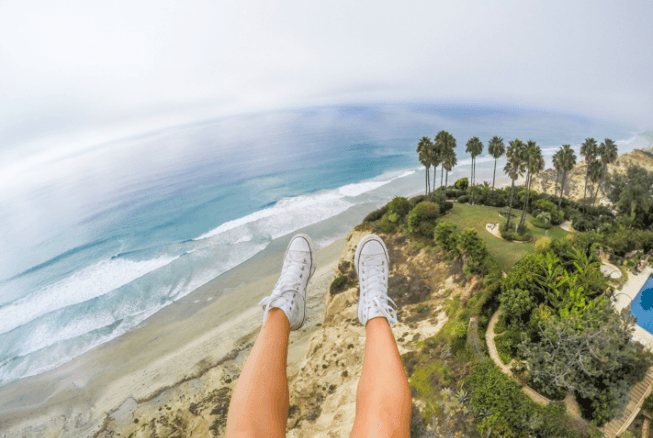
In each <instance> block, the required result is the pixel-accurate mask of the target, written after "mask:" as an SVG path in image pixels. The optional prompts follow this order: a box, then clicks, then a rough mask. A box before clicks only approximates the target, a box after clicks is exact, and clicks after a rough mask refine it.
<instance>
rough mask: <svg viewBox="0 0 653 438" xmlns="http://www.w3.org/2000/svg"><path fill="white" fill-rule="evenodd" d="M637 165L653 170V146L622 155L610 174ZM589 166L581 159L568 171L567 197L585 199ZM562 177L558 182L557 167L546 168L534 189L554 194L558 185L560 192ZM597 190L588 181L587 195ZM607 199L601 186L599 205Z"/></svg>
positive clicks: (622, 171) (565, 192) (611, 167)
mask: <svg viewBox="0 0 653 438" xmlns="http://www.w3.org/2000/svg"><path fill="white" fill-rule="evenodd" d="M631 165H636V166H640V167H643V168H644V169H646V170H648V171H649V172H653V148H652V149H644V150H642V149H635V150H633V151H632V152H629V153H627V154H623V155H620V156H619V158H618V159H617V161H616V162H615V163H614V164H610V165H608V173H609V174H610V175H614V174H624V173H626V170H627V169H628V167H629V166H631ZM586 169H587V166H586V164H585V161H581V162H579V163H578V164H576V166H574V168H573V169H572V170H571V171H569V172H568V173H567V181H566V182H565V191H564V196H565V198H570V199H574V200H579V199H583V191H584V188H585V173H586ZM560 178H561V176H558V181H557V184H556V171H555V169H546V170H545V171H543V172H542V173H541V174H540V175H538V176H536V177H535V178H533V185H532V189H533V190H535V191H536V192H543V193H548V194H551V195H553V194H554V192H555V190H556V187H557V191H558V193H560ZM595 190H596V187H595V185H593V184H592V183H591V182H590V181H588V183H587V196H588V197H589V196H590V195H593V194H594V192H595ZM601 201H603V202H606V201H607V195H606V193H605V190H604V187H603V186H601V187H600V188H599V194H598V197H597V205H598V204H599V203H600V202H601Z"/></svg>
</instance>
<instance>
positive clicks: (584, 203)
mask: <svg viewBox="0 0 653 438" xmlns="http://www.w3.org/2000/svg"><path fill="white" fill-rule="evenodd" d="M585 163H587V161H586V162H585ZM586 166H587V169H586V170H585V189H584V190H583V206H584V207H585V211H584V212H583V213H585V212H587V203H586V202H585V196H586V195H587V177H588V176H589V165H588V164H586Z"/></svg>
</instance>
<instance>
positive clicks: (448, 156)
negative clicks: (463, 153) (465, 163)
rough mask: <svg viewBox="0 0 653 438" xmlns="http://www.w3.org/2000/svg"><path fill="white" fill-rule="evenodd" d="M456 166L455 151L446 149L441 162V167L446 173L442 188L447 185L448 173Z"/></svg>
mask: <svg viewBox="0 0 653 438" xmlns="http://www.w3.org/2000/svg"><path fill="white" fill-rule="evenodd" d="M456 164H458V158H457V157H456V151H455V150H454V149H447V151H446V152H445V155H444V160H443V161H442V166H443V167H444V169H445V170H446V171H447V176H446V177H445V182H444V186H445V187H447V186H448V185H449V172H451V169H453V167H454V166H455V165H456Z"/></svg>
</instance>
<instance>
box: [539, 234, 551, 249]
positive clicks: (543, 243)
mask: <svg viewBox="0 0 653 438" xmlns="http://www.w3.org/2000/svg"><path fill="white" fill-rule="evenodd" d="M549 248H551V238H550V237H547V236H544V237H540V238H539V239H538V240H537V242H535V251H537V252H546V251H548V250H549Z"/></svg>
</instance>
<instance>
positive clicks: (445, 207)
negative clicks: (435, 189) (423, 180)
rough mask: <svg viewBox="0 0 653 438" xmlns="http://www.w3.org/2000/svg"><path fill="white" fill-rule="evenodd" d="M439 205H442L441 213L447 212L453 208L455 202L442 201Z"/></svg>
mask: <svg viewBox="0 0 653 438" xmlns="http://www.w3.org/2000/svg"><path fill="white" fill-rule="evenodd" d="M439 205H440V214H445V213H446V212H448V211H449V210H451V209H452V208H453V202H450V201H444V202H440V203H439Z"/></svg>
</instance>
